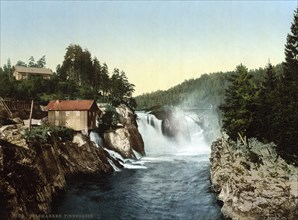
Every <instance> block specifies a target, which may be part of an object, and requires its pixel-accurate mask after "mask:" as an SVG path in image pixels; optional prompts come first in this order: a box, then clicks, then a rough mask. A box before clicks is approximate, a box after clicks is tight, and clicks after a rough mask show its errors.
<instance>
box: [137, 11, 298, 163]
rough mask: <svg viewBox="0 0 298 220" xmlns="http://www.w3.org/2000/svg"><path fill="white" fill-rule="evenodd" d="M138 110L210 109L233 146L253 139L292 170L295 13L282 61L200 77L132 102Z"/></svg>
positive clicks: (297, 138) (296, 95)
mask: <svg viewBox="0 0 298 220" xmlns="http://www.w3.org/2000/svg"><path fill="white" fill-rule="evenodd" d="M136 102H137V105H138V109H139V110H150V109H151V108H154V107H159V106H180V107H182V108H185V107H188V108H193V109H195V108H216V109H217V110H218V115H219V120H220V121H221V124H222V130H223V131H224V132H225V133H227V134H228V135H229V137H230V138H231V139H233V140H235V141H236V140H237V139H238V138H240V137H241V138H242V139H246V138H251V137H255V138H257V139H259V140H261V141H263V142H265V143H266V142H274V143H275V144H276V145H277V150H278V152H279V153H280V155H282V156H283V157H284V158H286V159H287V160H288V161H291V162H293V163H294V164H296V165H298V129H297V126H298V113H297V111H298V9H296V10H295V12H294V19H293V22H292V24H291V30H290V33H289V34H288V36H287V39H286V44H285V61H284V62H283V63H281V64H278V65H276V66H273V65H272V64H271V63H270V62H269V63H268V64H267V65H266V67H265V68H259V69H255V70H248V69H247V67H246V66H245V65H243V64H240V65H238V66H237V67H236V69H235V70H234V71H231V72H224V73H222V72H219V73H212V74H204V75H202V76H201V77H200V78H198V79H190V80H186V81H184V82H183V83H181V84H180V85H177V86H175V87H173V88H170V89H169V90H167V91H156V92H152V93H147V94H143V95H141V96H137V97H136Z"/></svg>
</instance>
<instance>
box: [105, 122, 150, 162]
mask: <svg viewBox="0 0 298 220" xmlns="http://www.w3.org/2000/svg"><path fill="white" fill-rule="evenodd" d="M104 140H105V146H106V147H107V148H109V149H111V150H114V151H116V152H117V153H119V154H120V155H121V156H122V157H124V158H135V157H136V155H135V154H134V152H133V150H135V151H137V152H138V153H140V154H142V155H144V154H145V152H144V142H143V139H142V136H141V134H140V133H139V131H138V129H137V128H136V127H135V126H134V125H130V126H126V127H124V128H118V129H116V130H114V131H110V132H106V133H104Z"/></svg>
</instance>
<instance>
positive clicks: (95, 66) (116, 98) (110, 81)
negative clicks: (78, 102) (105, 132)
mask: <svg viewBox="0 0 298 220" xmlns="http://www.w3.org/2000/svg"><path fill="white" fill-rule="evenodd" d="M15 66H25V67H38V68H45V67H46V57H45V56H43V57H41V58H40V59H39V60H37V61H35V59H34V57H33V56H31V57H30V58H29V62H28V64H27V63H26V62H24V61H18V62H17V63H16V64H15V65H14V66H12V65H11V62H10V60H9V59H8V61H7V64H5V65H4V66H3V67H2V68H0V79H1V81H0V97H2V98H9V99H15V100H32V99H33V100H36V101H39V102H41V103H44V104H47V102H48V101H49V100H53V99H95V100H97V101H98V102H109V103H112V104H113V105H115V106H117V105H119V104H121V103H125V104H127V105H128V106H130V107H131V108H135V107H136V103H135V100H134V99H133V98H132V94H133V92H134V90H135V89H134V87H135V86H134V85H133V84H131V83H130V82H129V81H128V78H127V76H126V74H125V72H124V71H121V70H119V69H117V68H115V69H114V70H113V71H110V70H109V68H108V65H107V64H106V63H104V62H103V63H101V62H100V61H99V60H98V59H97V58H96V57H92V56H91V53H90V52H89V51H88V50H87V49H84V50H83V49H82V48H81V46H80V45H76V44H71V45H69V46H68V47H67V48H66V53H65V56H64V60H63V62H62V64H59V65H58V66H57V68H56V72H54V74H53V76H52V77H51V78H50V79H43V78H42V77H36V76H35V77H31V78H30V77H29V79H27V80H16V79H15V78H14V77H13V72H14V69H15Z"/></svg>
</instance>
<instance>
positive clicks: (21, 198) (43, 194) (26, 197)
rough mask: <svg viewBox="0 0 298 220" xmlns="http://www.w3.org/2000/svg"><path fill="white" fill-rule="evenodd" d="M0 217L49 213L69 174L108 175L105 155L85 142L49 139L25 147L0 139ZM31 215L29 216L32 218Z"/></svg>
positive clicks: (35, 217)
mask: <svg viewBox="0 0 298 220" xmlns="http://www.w3.org/2000/svg"><path fill="white" fill-rule="evenodd" d="M0 146H1V147H0V148H1V151H0V153H1V157H0V158H3V163H2V167H1V170H0V189H1V197H3V199H4V201H5V203H3V204H1V205H2V206H3V207H1V208H0V209H1V211H2V212H1V213H2V214H1V215H2V216H1V219H31V218H33V219H39V217H38V215H42V214H47V213H49V212H50V203H51V200H52V197H53V195H55V194H56V193H57V192H58V191H59V190H61V189H63V188H64V187H65V185H66V178H67V177H70V176H72V175H76V174H80V173H84V174H88V173H89V174H95V173H97V174H105V173H106V174H109V173H112V172H113V168H112V167H111V165H110V164H109V162H108V160H107V157H108V155H107V154H106V153H105V151H104V150H103V149H101V148H98V147H96V146H95V144H93V143H92V142H90V141H88V142H87V143H85V144H83V145H82V146H78V145H77V144H74V143H72V142H71V141H67V142H61V141H59V140H55V139H54V138H53V139H51V142H50V143H46V144H40V143H38V142H31V143H29V144H28V149H27V148H24V147H20V146H18V145H15V144H12V143H10V142H8V141H5V140H3V139H2V140H1V139H0ZM32 216H33V217H32Z"/></svg>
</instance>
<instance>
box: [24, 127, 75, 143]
mask: <svg viewBox="0 0 298 220" xmlns="http://www.w3.org/2000/svg"><path fill="white" fill-rule="evenodd" d="M74 133H75V132H74V130H73V129H70V128H66V127H61V126H49V125H42V126H37V127H33V129H32V130H31V131H29V130H28V129H26V130H25V138H26V139H27V140H28V141H38V142H41V143H48V142H49V141H50V140H51V136H54V137H57V138H59V139H60V140H61V141H63V142H65V141H71V140H72V139H73V136H74Z"/></svg>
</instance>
